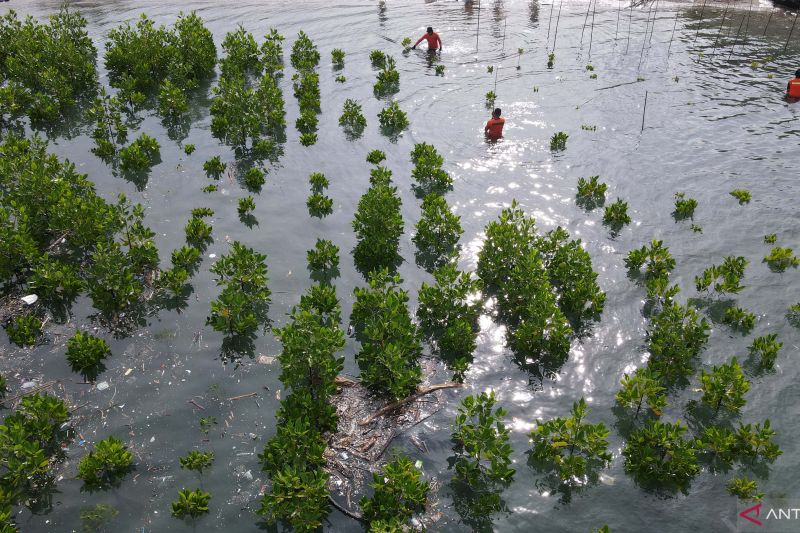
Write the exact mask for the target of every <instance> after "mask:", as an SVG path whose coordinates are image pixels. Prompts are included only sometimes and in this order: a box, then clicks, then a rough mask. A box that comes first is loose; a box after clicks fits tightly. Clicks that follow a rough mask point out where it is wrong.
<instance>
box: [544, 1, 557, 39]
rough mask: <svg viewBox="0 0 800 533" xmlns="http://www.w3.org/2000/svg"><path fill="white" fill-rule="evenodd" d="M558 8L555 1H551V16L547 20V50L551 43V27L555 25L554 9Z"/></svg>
mask: <svg viewBox="0 0 800 533" xmlns="http://www.w3.org/2000/svg"><path fill="white" fill-rule="evenodd" d="M555 7H556V2H555V0H550V16H549V17H548V18H547V41H546V42H545V46H544V47H545V50H546V49H547V44H548V43H550V25H551V24H552V23H553V9H555Z"/></svg>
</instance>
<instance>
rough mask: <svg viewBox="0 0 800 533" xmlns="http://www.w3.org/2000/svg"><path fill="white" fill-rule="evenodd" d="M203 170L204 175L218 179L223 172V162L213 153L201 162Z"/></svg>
mask: <svg viewBox="0 0 800 533" xmlns="http://www.w3.org/2000/svg"><path fill="white" fill-rule="evenodd" d="M203 170H205V172H206V176H208V177H209V178H214V179H215V180H218V179H219V178H220V177H221V176H222V174H223V173H224V172H225V163H223V162H222V159H221V158H220V156H218V155H215V156H214V157H212V158H211V159H209V160H208V161H206V162H205V163H203Z"/></svg>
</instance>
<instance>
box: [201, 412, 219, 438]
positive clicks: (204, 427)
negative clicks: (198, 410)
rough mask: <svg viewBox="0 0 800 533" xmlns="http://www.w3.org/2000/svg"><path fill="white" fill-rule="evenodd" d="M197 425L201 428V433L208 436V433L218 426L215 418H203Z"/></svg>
mask: <svg viewBox="0 0 800 533" xmlns="http://www.w3.org/2000/svg"><path fill="white" fill-rule="evenodd" d="M197 423H198V425H199V426H200V431H202V432H203V434H204V435H208V432H209V431H211V427H212V426H216V425H217V419H216V417H213V416H201V417H200V419H199V420H198V421H197Z"/></svg>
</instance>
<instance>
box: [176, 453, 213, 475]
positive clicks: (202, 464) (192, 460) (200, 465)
mask: <svg viewBox="0 0 800 533" xmlns="http://www.w3.org/2000/svg"><path fill="white" fill-rule="evenodd" d="M178 461H179V462H180V464H181V468H185V469H186V470H194V471H195V472H197V473H198V474H202V473H203V470H205V469H207V468H209V467H210V466H211V463H213V462H214V453H213V452H199V451H197V450H192V451H190V452H189V453H187V454H186V455H184V456H183V457H181V458H179V459H178Z"/></svg>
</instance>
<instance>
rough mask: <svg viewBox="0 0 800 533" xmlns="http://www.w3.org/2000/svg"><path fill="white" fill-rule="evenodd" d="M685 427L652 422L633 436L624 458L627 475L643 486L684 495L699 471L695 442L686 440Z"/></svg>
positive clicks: (629, 440) (656, 421) (629, 439)
mask: <svg viewBox="0 0 800 533" xmlns="http://www.w3.org/2000/svg"><path fill="white" fill-rule="evenodd" d="M684 433H686V426H684V425H683V424H681V423H680V422H675V423H674V424H671V423H665V422H660V421H658V420H653V421H651V422H650V423H649V424H647V425H646V426H645V427H643V428H640V429H636V430H634V431H633V433H631V435H630V436H629V438H628V441H627V442H626V443H625V448H624V449H623V450H622V455H623V456H624V457H625V464H624V467H625V472H626V473H627V474H629V475H632V476H633V477H634V479H635V480H636V481H637V483H639V484H640V485H643V486H652V485H656V486H662V487H665V488H672V487H673V486H674V488H677V489H680V490H681V491H683V492H685V491H686V490H687V489H688V487H689V483H690V482H691V481H692V479H694V477H695V476H696V475H697V474H698V473H699V472H700V467H699V465H698V463H697V455H696V452H695V448H694V442H692V441H690V440H686V439H684V438H683V435H684Z"/></svg>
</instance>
